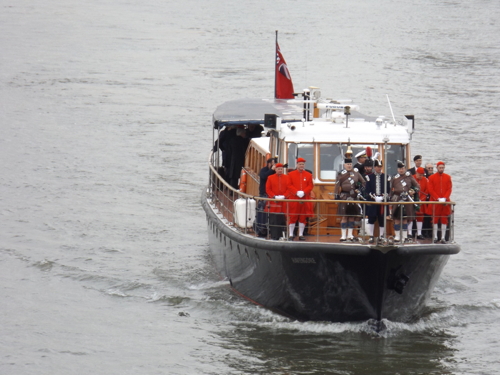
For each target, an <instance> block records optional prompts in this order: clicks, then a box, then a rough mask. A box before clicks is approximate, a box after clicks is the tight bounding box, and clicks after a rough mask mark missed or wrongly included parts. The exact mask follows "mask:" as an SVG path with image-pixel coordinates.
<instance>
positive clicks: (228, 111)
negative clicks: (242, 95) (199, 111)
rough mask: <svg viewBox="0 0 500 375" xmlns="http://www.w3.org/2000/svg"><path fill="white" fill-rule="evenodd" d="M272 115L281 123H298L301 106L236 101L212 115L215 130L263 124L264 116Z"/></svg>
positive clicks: (283, 101) (285, 102)
mask: <svg viewBox="0 0 500 375" xmlns="http://www.w3.org/2000/svg"><path fill="white" fill-rule="evenodd" d="M265 114H274V115H277V116H279V117H281V121H282V122H289V121H300V120H301V119H302V117H303V112H302V106H301V105H299V104H297V103H290V101H289V100H286V99H237V100H230V101H228V102H225V103H223V104H221V105H220V106H218V107H217V109H216V110H215V112H214V114H213V125H214V127H215V128H217V127H223V126H228V125H245V124H264V115H265Z"/></svg>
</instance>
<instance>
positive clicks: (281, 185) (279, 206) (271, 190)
mask: <svg viewBox="0 0 500 375" xmlns="http://www.w3.org/2000/svg"><path fill="white" fill-rule="evenodd" d="M289 186H290V177H289V176H288V175H286V174H282V175H278V174H277V173H276V174H273V175H271V176H269V177H268V178H267V182H266V194H267V196H268V197H269V198H274V197H275V196H276V195H284V196H285V198H288V195H289V194H290V193H289V191H288V187H289ZM269 208H270V212H285V211H286V206H285V202H281V201H275V202H270V205H269Z"/></svg>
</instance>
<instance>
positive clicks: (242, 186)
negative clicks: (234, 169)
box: [240, 169, 247, 193]
mask: <svg viewBox="0 0 500 375" xmlns="http://www.w3.org/2000/svg"><path fill="white" fill-rule="evenodd" d="M240 191H241V192H242V193H246V192H247V172H246V171H245V169H242V170H241V175H240Z"/></svg>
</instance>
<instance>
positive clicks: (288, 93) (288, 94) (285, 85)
mask: <svg viewBox="0 0 500 375" xmlns="http://www.w3.org/2000/svg"><path fill="white" fill-rule="evenodd" d="M274 97H275V98H276V99H293V98H294V96H293V82H292V77H291V76H290V72H289V71H288V67H287V66H286V61H285V59H284V58H283V55H282V54H281V51H280V46H279V44H278V42H276V72H275V93H274Z"/></svg>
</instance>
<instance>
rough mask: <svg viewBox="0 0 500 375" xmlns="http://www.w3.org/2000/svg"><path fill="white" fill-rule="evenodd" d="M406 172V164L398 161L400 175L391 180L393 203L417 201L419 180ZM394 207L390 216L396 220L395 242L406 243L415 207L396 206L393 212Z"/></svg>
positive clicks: (412, 205)
mask: <svg viewBox="0 0 500 375" xmlns="http://www.w3.org/2000/svg"><path fill="white" fill-rule="evenodd" d="M405 171H406V167H405V165H404V163H403V162H401V161H399V160H398V174H396V175H395V176H394V177H393V178H392V179H391V202H404V201H407V202H409V201H410V198H412V199H415V192H418V191H419V190H420V185H419V184H418V182H417V180H415V179H414V178H413V177H412V175H411V174H410V172H405ZM416 200H418V199H416ZM393 207H394V206H391V208H390V210H391V213H390V215H389V216H390V217H391V218H394V232H395V234H396V235H395V237H394V240H395V241H396V242H399V241H403V242H406V241H407V240H408V221H412V220H414V219H415V205H414V204H408V205H396V207H395V208H394V210H393V211H392V208H393ZM401 225H402V227H401ZM401 229H403V231H402V236H400V234H401ZM400 237H401V238H400Z"/></svg>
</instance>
